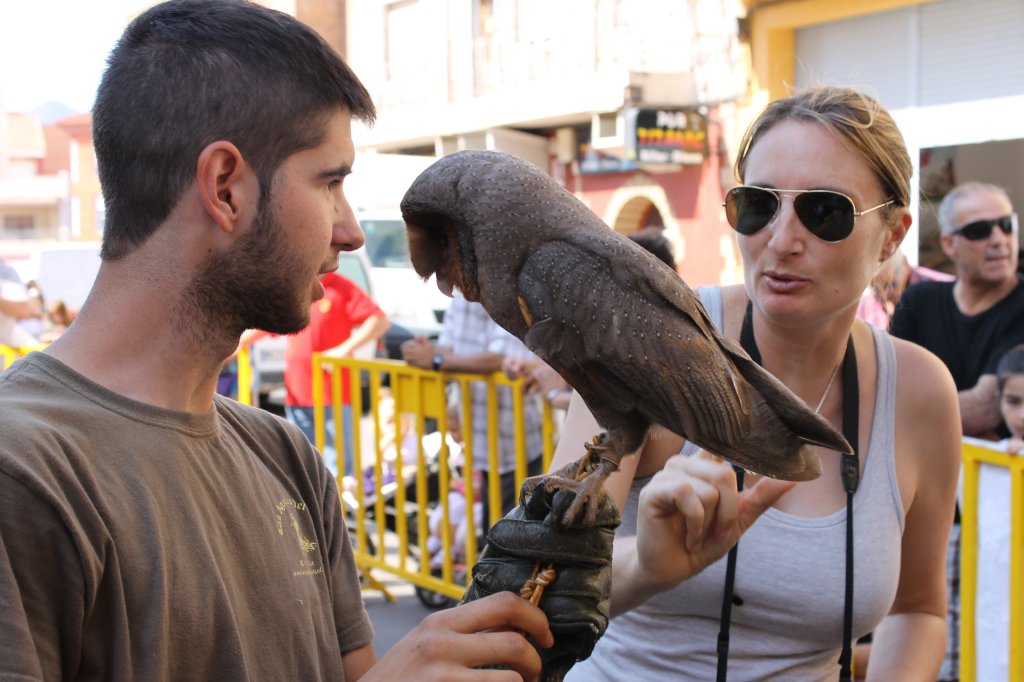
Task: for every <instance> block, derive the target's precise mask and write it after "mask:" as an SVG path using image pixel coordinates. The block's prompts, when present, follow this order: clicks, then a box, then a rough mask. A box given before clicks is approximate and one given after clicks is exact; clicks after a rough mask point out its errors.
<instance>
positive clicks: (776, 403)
mask: <svg viewBox="0 0 1024 682" xmlns="http://www.w3.org/2000/svg"><path fill="white" fill-rule="evenodd" d="M735 361H736V366H737V368H738V369H739V370H740V374H742V375H743V378H744V379H746V380H747V382H748V383H749V384H750V385H751V387H752V388H753V389H754V390H755V391H757V392H758V393H759V394H760V395H761V397H762V398H763V399H764V401H765V403H766V404H767V405H768V406H769V407H770V409H771V410H772V411H773V412H774V413H775V415H776V416H777V417H778V419H779V421H781V422H782V423H783V424H784V425H785V426H786V427H788V428H789V429H791V430H792V431H793V433H794V434H796V436H797V437H799V438H800V439H801V440H803V441H805V442H807V443H811V444H813V445H820V446H822V447H825V448H829V449H830V450H837V451H839V452H841V453H843V454H848V455H849V454H853V448H851V447H850V444H849V443H848V442H847V441H846V438H844V437H843V434H841V433H839V432H838V431H836V429H835V427H833V426H832V424H830V423H829V421H828V420H827V419H825V418H824V417H822V416H821V415H819V414H817V413H816V412H814V411H813V410H811V409H810V408H809V407H807V405H805V404H804V402H803V401H802V400H800V399H799V398H797V397H796V395H794V394H793V392H792V391H790V390H789V389H788V388H786V386H785V385H784V384H783V383H782V382H781V381H779V380H778V379H776V378H775V377H774V376H773V375H771V374H769V373H768V372H767V371H766V370H764V369H763V368H762V367H761V366H760V365H758V364H757V363H756V362H754V361H753V360H750V359H749V358H735Z"/></svg>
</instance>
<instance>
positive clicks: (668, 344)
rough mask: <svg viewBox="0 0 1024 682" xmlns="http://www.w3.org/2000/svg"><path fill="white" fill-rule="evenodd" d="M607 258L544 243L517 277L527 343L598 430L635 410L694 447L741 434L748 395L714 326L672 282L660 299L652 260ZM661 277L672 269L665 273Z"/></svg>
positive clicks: (572, 246)
mask: <svg viewBox="0 0 1024 682" xmlns="http://www.w3.org/2000/svg"><path fill="white" fill-rule="evenodd" d="M636 265H637V267H632V264H631V263H630V262H629V259H628V258H626V259H623V258H615V259H614V260H609V259H608V258H607V257H605V256H604V255H602V254H599V253H596V252H595V251H594V250H592V249H589V248H585V247H583V246H581V245H580V244H579V243H577V241H575V240H574V241H573V242H569V241H551V242H547V243H545V244H544V245H543V246H541V247H540V248H538V249H536V250H535V251H534V252H533V253H532V254H531V255H530V256H528V257H527V258H526V260H525V261H524V263H523V266H522V268H521V269H520V271H519V276H518V280H517V287H518V294H519V296H520V297H521V299H522V301H523V304H524V306H525V308H526V309H527V311H528V314H529V315H530V317H531V318H532V324H531V326H530V329H529V331H528V332H527V334H526V335H525V337H524V341H525V342H526V345H527V346H529V347H530V348H531V349H532V350H533V351H534V352H535V353H537V355H539V356H540V357H541V358H543V359H544V360H545V361H546V362H547V363H548V364H550V365H551V366H552V367H554V368H555V369H556V370H557V371H559V372H560V373H561V374H562V376H563V377H565V379H566V380H567V381H568V382H569V383H570V384H571V385H572V386H573V388H575V389H576V390H577V391H578V392H579V393H580V395H581V397H582V398H583V399H584V401H585V402H586V403H587V405H588V407H590V408H591V411H592V412H594V416H595V417H596V418H597V419H598V421H599V422H600V423H602V424H603V425H604V426H606V427H610V426H612V425H613V424H611V423H609V422H610V421H616V420H621V419H624V418H628V417H629V415H630V414H631V413H633V414H635V413H641V414H643V415H645V416H646V417H647V419H649V420H651V421H653V422H656V423H659V424H662V425H663V426H665V427H667V428H669V429H670V430H672V431H675V432H676V433H678V434H680V435H682V436H684V437H693V438H694V439H695V440H703V442H708V441H707V439H706V438H704V439H698V438H697V437H696V436H697V435H698V434H705V433H713V434H716V438H715V441H714V442H717V441H718V439H719V438H721V439H724V440H725V441H727V442H728V441H730V440H735V439H738V438H740V436H741V434H743V433H744V432H745V431H746V430H747V428H748V420H749V412H748V410H747V406H746V402H745V401H746V398H745V396H744V395H743V393H742V392H741V391H740V390H739V388H738V386H737V381H736V377H735V369H734V368H733V367H732V366H731V365H730V363H729V361H728V360H727V358H726V357H725V356H724V355H723V353H722V351H721V349H720V347H719V345H718V344H717V340H716V339H715V338H714V336H713V334H711V333H709V330H710V331H713V329H714V327H713V325H711V323H710V320H708V319H707V316H706V314H704V312H703V308H702V307H701V306H700V305H699V303H690V304H689V305H688V304H687V301H686V297H687V296H689V298H691V299H693V300H694V301H695V300H696V299H695V297H694V296H693V294H692V293H689V290H688V289H686V288H685V285H683V284H682V281H681V280H679V279H678V277H677V278H676V279H677V281H678V282H679V285H680V290H681V293H676V294H673V293H672V292H665V293H661V291H660V290H659V288H658V286H657V285H656V283H653V282H652V281H651V280H652V276H653V277H655V278H656V277H657V276H658V274H659V273H657V272H654V273H652V272H651V270H652V268H651V267H650V262H649V261H646V260H644V259H643V258H639V259H637V261H636ZM663 269H664V270H665V271H667V272H668V273H669V274H671V270H669V269H668V268H663Z"/></svg>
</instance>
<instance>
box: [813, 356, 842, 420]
mask: <svg viewBox="0 0 1024 682" xmlns="http://www.w3.org/2000/svg"><path fill="white" fill-rule="evenodd" d="M841 364H843V361H842V360H840V361H839V362H837V363H836V366H835V368H834V369H833V370H832V376H830V377H829V378H828V384H826V385H825V392H824V393H822V394H821V400H819V401H818V406H817V407H815V408H814V413H815V414H821V406H822V405H824V404H825V398H827V397H828V393H829V391H831V390H832V382H833V381H835V380H836V374H838V373H839V365H841Z"/></svg>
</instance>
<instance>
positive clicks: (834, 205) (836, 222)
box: [793, 190, 854, 242]
mask: <svg viewBox="0 0 1024 682" xmlns="http://www.w3.org/2000/svg"><path fill="white" fill-rule="evenodd" d="M793 209H794V210H795V211H796V215H797V217H799V218H800V222H802V223H803V224H804V227H806V228H807V229H808V230H809V231H810V232H811V234H813V235H814V236H815V237H817V238H818V239H821V240H823V241H826V242H838V241H841V240H843V239H846V238H847V237H849V236H850V233H851V232H853V220H854V215H853V211H854V208H853V202H852V201H851V200H850V199H849V197H846V196H843V195H842V194H839V193H837V192H827V191H824V190H820V191H811V192H804V193H803V194H798V195H797V196H796V198H795V199H794V200H793Z"/></svg>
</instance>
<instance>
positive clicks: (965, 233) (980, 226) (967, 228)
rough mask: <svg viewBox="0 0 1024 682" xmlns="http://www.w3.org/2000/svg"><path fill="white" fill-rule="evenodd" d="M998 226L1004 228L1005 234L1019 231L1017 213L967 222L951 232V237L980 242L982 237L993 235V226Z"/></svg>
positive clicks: (986, 237)
mask: <svg viewBox="0 0 1024 682" xmlns="http://www.w3.org/2000/svg"><path fill="white" fill-rule="evenodd" d="M996 227H998V228H999V229H1000V230H1002V231H1003V234H1005V235H1011V234H1013V233H1014V232H1016V231H1017V214H1016V213H1011V214H1010V215H1004V216H1001V217H999V218H989V219H988V220H975V221H974V222H973V223H967V224H966V225H964V226H963V227H958V228H957V229H955V230H953V231H952V232H950V233H949V234H950V236H951V237H958V236H959V237H963V238H964V239H966V240H967V241H971V242H979V241H981V240H982V239H988V238H989V237H990V236H991V235H992V230H993V228H996Z"/></svg>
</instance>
